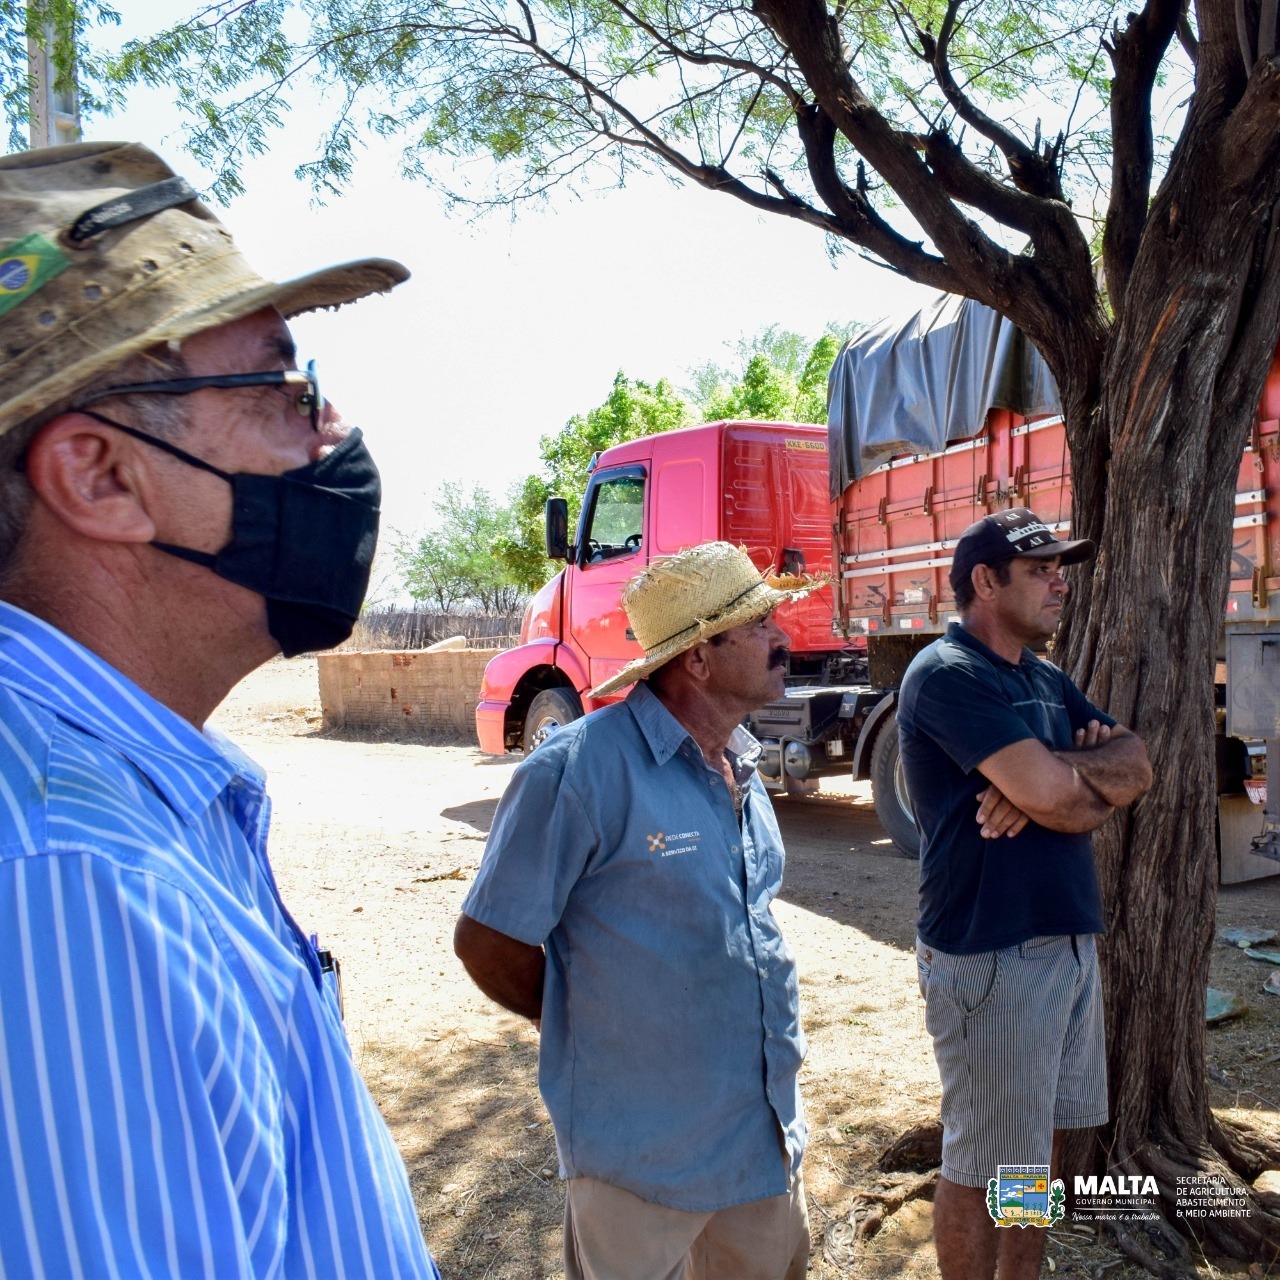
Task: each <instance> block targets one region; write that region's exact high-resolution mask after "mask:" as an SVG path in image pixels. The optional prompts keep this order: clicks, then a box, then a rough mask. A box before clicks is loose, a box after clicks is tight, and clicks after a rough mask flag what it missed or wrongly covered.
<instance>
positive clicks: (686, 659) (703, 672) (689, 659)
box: [679, 640, 711, 682]
mask: <svg viewBox="0 0 1280 1280" xmlns="http://www.w3.org/2000/svg"><path fill="white" fill-rule="evenodd" d="M710 647H711V646H710V642H709V641H707V640H699V641H698V643H697V644H695V645H693V646H692V647H691V648H689V649H686V650H685V651H684V652H683V653H682V654H680V655H679V662H680V665H681V666H682V667H683V668H684V669H685V671H686V672H687V673H688V674H689V676H690V677H691V678H692V679H694V680H697V681H698V682H701V681H703V680H705V679H706V678H707V677H708V676H709V675H710V674H711V666H710V663H709V662H708V659H707V650H708V649H709V648H710Z"/></svg>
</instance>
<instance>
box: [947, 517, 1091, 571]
mask: <svg viewBox="0 0 1280 1280" xmlns="http://www.w3.org/2000/svg"><path fill="white" fill-rule="evenodd" d="M1096 550H1097V548H1096V547H1095V546H1094V545H1093V543H1092V542H1091V541H1090V540H1089V539H1088V538H1077V539H1076V540H1075V541H1074V542H1061V541H1059V540H1058V539H1057V538H1055V537H1054V536H1053V534H1052V532H1051V531H1050V529H1049V527H1048V526H1047V525H1046V524H1045V523H1044V522H1043V521H1042V520H1041V519H1040V517H1039V516H1038V515H1036V514H1035V512H1034V511H1028V510H1027V508H1026V507H1014V508H1012V509H1011V510H1009V511H996V512H993V513H992V514H991V515H989V516H983V517H982V519H981V520H976V521H974V523H973V524H971V525H970V526H969V527H968V528H967V529H966V530H965V531H964V532H963V533H962V534H961V535H960V541H959V542H957V543H956V550H955V556H954V558H953V559H952V561H951V586H952V587H953V588H954V587H955V586H956V585H957V584H958V583H961V582H967V581H968V579H969V575H970V574H971V573H972V572H973V570H974V567H975V566H976V565H980V564H1000V563H1001V562H1002V561H1005V560H1015V559H1018V558H1021V557H1031V558H1033V559H1044V558H1046V557H1048V556H1058V557H1059V558H1060V560H1061V563H1063V564H1076V563H1078V562H1079V561H1081V560H1089V559H1091V558H1092V556H1093V554H1094V552H1095V551H1096Z"/></svg>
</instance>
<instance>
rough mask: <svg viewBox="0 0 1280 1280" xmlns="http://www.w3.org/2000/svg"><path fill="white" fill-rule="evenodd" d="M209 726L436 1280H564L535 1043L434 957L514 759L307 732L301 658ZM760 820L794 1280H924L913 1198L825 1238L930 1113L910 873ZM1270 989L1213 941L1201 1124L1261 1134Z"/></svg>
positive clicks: (443, 956)
mask: <svg viewBox="0 0 1280 1280" xmlns="http://www.w3.org/2000/svg"><path fill="white" fill-rule="evenodd" d="M215 723H217V724H219V725H220V727H221V728H223V729H224V731H226V732H228V733H230V734H231V735H232V736H234V737H235V738H236V739H237V740H239V741H240V742H241V743H242V744H243V745H244V746H245V748H246V749H247V750H248V751H249V752H250V753H251V754H252V755H253V756H255V758H257V759H258V760H259V761H260V762H261V763H262V764H263V765H265V766H266V768H267V770H268V773H269V776H270V778H271V792H272V795H273V797H274V814H275V817H274V826H273V830H272V846H271V848H272V859H273V862H274V865H275V869H276V874H277V877H278V879H279V881H280V885H281V890H282V893H283V895H284V898H285V900H286V902H287V903H288V904H289V906H290V908H291V909H292V911H293V913H294V915H295V916H296V918H297V919H298V922H299V923H300V924H301V925H302V927H303V928H304V929H305V930H307V931H308V932H310V931H315V932H317V933H318V934H319V935H320V937H321V939H322V940H323V942H324V944H325V945H327V946H329V947H330V948H331V949H332V950H333V951H334V952H335V953H336V954H337V955H338V956H339V957H340V958H341V962H342V972H343V978H344V988H345V999H346V1020H347V1027H348V1031H349V1034H350V1037H351V1042H352V1045H353V1046H354V1052H355V1055H356V1059H357V1061H358V1063H359V1066H360V1069H361V1070H362V1072H363V1073H364V1076H365V1078H366V1080H367V1081H368V1082H369V1085H370V1087H371V1089H372V1090H373V1093H374V1096H375V1097H376V1098H377V1100H378V1103H379V1105H380V1106H381V1108H382V1111H383V1113H384V1114H385V1115H386V1117H387V1120H388V1122H389V1123H390V1125H391V1128H392V1130H393V1132H394V1133H395V1136H396V1140H397V1142H398V1143H399V1146H400V1150H401V1151H402V1152H403V1154H404V1157H405V1161H406V1163H407V1164H408V1167H409V1172H410V1176H411V1178H412V1182H413V1189H414V1196H415V1200H416V1203H417V1207H418V1212H419V1215H420V1217H421V1220H422V1225H423V1229H424V1231H425V1233H426V1236H427V1239H428V1241H429V1242H430V1244H431V1247H432V1250H433V1252H434V1253H435V1256H436V1258H437V1260H438V1261H439V1264H440V1267H441V1270H442V1272H443V1274H444V1276H445V1280H481V1278H482V1277H483V1278H491V1280H500V1278H505V1280H543V1278H546V1280H550V1278H552V1277H557V1276H560V1275H561V1266H560V1259H559V1249H560V1220H561V1213H562V1206H563V1197H562V1192H561V1189H560V1187H559V1185H558V1181H557V1178H556V1160H555V1148H554V1142H553V1139H552V1134H551V1127H550V1124H549V1123H548V1119H547V1115H546V1112H545V1110H544V1109H543V1107H542V1103H541V1101H540V1100H539V1097H538V1092H537V1087H536V1080H535V1069H536V1057H537V1038H536V1036H535V1034H534V1032H533V1031H532V1030H531V1028H530V1027H529V1026H528V1025H527V1024H524V1023H522V1022H521V1021H520V1020H519V1019H517V1018H515V1017H513V1016H510V1015H508V1014H505V1013H503V1012H502V1011H501V1010H499V1009H497V1008H496V1007H495V1006H493V1005H490V1004H489V1003H488V1002H487V1001H486V1000H485V999H484V998H483V997H482V996H480V995H479V994H478V993H477V992H476V991H475V989H474V988H473V987H472V986H471V984H470V982H469V981H468V979H467V977H466V975H465V974H464V972H463V970H462V967H461V965H460V964H459V963H458V962H457V960H456V959H455V958H454V955H453V950H452V947H451V945H450V938H451V934H452V929H453V922H454V920H455V918H456V916H457V913H458V907H459V904H460V903H461V901H462V898H463V895H464V894H465V893H466V890H467V884H468V882H469V881H470V880H471V878H472V877H473V875H474V873H475V870H476V867H477V866H478V865H479V861H480V856H481V853H482V851H483V848H484V840H485V835H486V833H487V831H488V828H489V824H490V821H491V819H492V817H493V812H494V809H495V807H496V805H497V802H498V798H499V796H500V795H501V794H502V791H503V788H504V787H505V786H506V783H507V780H508V779H509V778H510V776H511V771H512V769H513V768H514V767H515V764H516V763H517V760H518V757H508V758H507V759H505V760H499V759H496V758H493V757H487V756H483V755H481V754H480V752H479V751H478V750H477V749H476V748H475V747H474V746H473V745H471V744H467V743H459V744H456V745H424V744H421V743H411V742H405V741H390V740H388V741H355V740H351V739H345V738H339V737H335V736H332V735H324V734H321V732H320V713H319V705H318V692H317V683H316V670H315V663H314V661H309V660H306V659H296V660H293V661H291V662H286V661H284V660H277V661H275V662H273V663H271V664H269V665H268V666H267V667H264V668H263V669H262V670H261V671H260V672H258V673H256V674H255V675H254V676H251V677H250V678H249V679H248V680H247V681H245V682H244V683H243V684H242V685H240V686H239V687H238V688H237V689H236V690H235V691H234V692H233V693H232V695H231V697H230V698H229V699H228V700H227V702H225V703H224V704H223V706H222V707H221V708H219V711H218V713H217V714H216V716H215ZM826 785H827V784H825V783H824V787H826ZM778 813H779V819H780V824H781V827H782V832H783V836H784V838H785V840H786V847H787V883H786V885H785V887H784V890H783V894H782V899H781V900H780V901H779V902H778V904H777V906H776V914H777V915H778V918H779V920H780V922H781V924H782V926H783V928H784V930H785V931H786V934H787V936H788V938H789V939H790V941H791V945H792V947H793V948H794V950H795V952H796V955H797V958H798V962H799V967H800V974H801V982H800V989H801V997H802V1001H803V1016H804V1024H805V1027H806V1030H807V1032H808V1036H809V1043H810V1052H809V1059H808V1062H807V1063H806V1066H805V1069H804V1075H803V1081H802V1083H803V1089H804V1094H805V1098H806V1105H807V1110H808V1117H809V1125H810V1130H811V1141H810V1146H809V1151H808V1155H807V1156H806V1160H805V1180H806V1184H807V1188H808V1195H809V1204H810V1213H811V1217H812V1225H813V1236H814V1253H813V1259H812V1264H811V1271H810V1275H811V1276H813V1277H815V1280H834V1278H835V1277H844V1276H853V1275H855V1274H856V1275H858V1276H860V1277H867V1278H868V1280H888V1277H891V1276H902V1277H904V1278H906V1280H934V1277H936V1276H937V1274H938V1273H937V1265H936V1262H935V1259H934V1254H933V1248H932V1244H931V1241H930V1231H929V1213H930V1208H929V1205H928V1203H927V1202H925V1201H923V1200H918V1201H915V1202H913V1203H910V1204H908V1205H906V1206H905V1207H904V1208H903V1209H902V1210H900V1211H899V1212H898V1213H897V1214H895V1215H894V1216H893V1217H891V1218H890V1219H889V1221H888V1223H887V1225H886V1227H885V1229H884V1230H883V1231H881V1233H880V1234H879V1235H877V1236H875V1237H874V1238H873V1239H871V1240H870V1241H868V1242H866V1243H864V1244H860V1245H858V1246H857V1249H856V1251H855V1250H854V1249H852V1248H851V1247H850V1246H849V1244H848V1239H847V1237H848V1234H849V1231H848V1227H847V1225H844V1226H842V1225H841V1224H842V1223H843V1222H844V1221H845V1220H846V1219H847V1216H848V1214H849V1211H850V1209H851V1207H852V1204H853V1200H854V1196H855V1191H856V1189H857V1188H860V1187H866V1186H869V1185H871V1184H873V1183H875V1182H876V1180H877V1174H876V1173H875V1169H874V1165H875V1160H876V1158H877V1156H878V1155H879V1153H880V1152H881V1151H882V1150H883V1148H884V1147H885V1146H887V1145H888V1143H889V1142H891V1141H892V1140H893V1139H894V1138H895V1137H897V1136H898V1135H899V1134H900V1133H901V1132H902V1131H903V1130H904V1129H906V1128H907V1127H908V1126H909V1125H910V1124H912V1123H914V1122H916V1121H920V1120H926V1119H929V1118H930V1117H932V1116H933V1115H935V1114H936V1107H937V1103H938V1087H937V1083H936V1079H935V1075H934V1067H933V1060H932V1057H931V1054H930V1048H929V1041H928V1037H927V1035H926V1033H925V1029H924V1018H923V1007H922V1002H921V1000H920V998H919V994H918V991H917V987H916V972H915V963H914V959H913V954H912V941H913V928H912V925H913V920H914V916H915V899H916V864H915V863H914V862H910V861H908V860H907V859H905V858H903V857H901V856H900V855H899V854H898V853H897V852H896V851H895V849H894V846H893V845H892V844H891V843H890V841H889V840H888V838H887V837H886V835H885V833H884V831H883V830H882V828H881V827H880V825H879V824H878V823H877V821H876V818H875V814H874V812H873V810H872V807H871V801H870V794H869V792H868V790H867V788H866V787H865V786H862V785H855V784H852V783H846V784H843V785H840V784H836V785H835V786H833V787H832V788H831V789H830V790H826V791H824V793H823V794H822V795H821V796H819V797H817V798H810V799H806V800H804V801H799V802H796V801H786V800H783V801H780V802H779V804H778ZM1218 922H1219V925H1220V926H1221V927H1227V926H1233V925H1236V926H1245V925H1268V926H1271V927H1280V877H1277V878H1275V879H1270V880H1266V881H1261V882H1257V883H1255V884H1254V885H1250V886H1238V887H1232V888H1226V889H1223V890H1222V893H1221V895H1220V900H1219V908H1218ZM1167 962H1168V963H1170V964H1176V963H1177V959H1176V957H1168V958H1167ZM1267 972H1268V967H1267V966H1266V965H1263V964H1260V963H1259V962H1257V961H1254V960H1250V959H1249V958H1247V957H1246V956H1244V955H1243V954H1242V953H1239V952H1233V951H1229V950H1228V949H1227V948H1226V947H1223V946H1218V947H1215V951H1214V977H1213V981H1214V985H1216V986H1218V987H1227V988H1230V989H1231V990H1233V991H1236V992H1238V993H1239V994H1241V995H1242V996H1243V997H1244V998H1245V1000H1246V1002H1247V1004H1248V1005H1249V1008H1250V1012H1249V1013H1248V1014H1247V1015H1246V1016H1245V1017H1243V1018H1242V1019H1239V1020H1238V1021H1235V1022H1232V1023H1228V1024H1226V1025H1224V1026H1222V1027H1220V1028H1216V1029H1213V1030H1211V1031H1210V1032H1209V1053H1210V1059H1211V1067H1210V1071H1211V1077H1212V1079H1213V1080H1214V1081H1215V1085H1214V1089H1215V1097H1214V1102H1215V1105H1216V1106H1221V1107H1223V1108H1239V1109H1240V1110H1243V1111H1250V1112H1253V1113H1255V1118H1256V1119H1259V1120H1261V1122H1262V1123H1263V1124H1264V1125H1267V1126H1269V1127H1270V1128H1271V1129H1272V1131H1274V1132H1280V1068H1277V1065H1276V1064H1277V1062H1280V996H1273V995H1268V994H1264V993H1263V992H1262V990H1261V983H1262V981H1263V979H1264V978H1265V977H1266V975H1267ZM824 1245H825V1248H824ZM1048 1257H1049V1259H1050V1263H1049V1264H1047V1265H1048V1266H1049V1267H1050V1268H1051V1269H1052V1270H1053V1271H1054V1273H1055V1276H1062V1277H1068V1276H1072V1277H1082V1278H1083V1277H1088V1280H1100V1277H1102V1276H1103V1275H1106V1276H1107V1277H1109V1278H1110V1280H1125V1277H1126V1276H1130V1275H1132V1276H1133V1277H1134V1280H1136V1277H1137V1276H1139V1275H1141V1274H1142V1273H1136V1272H1131V1271H1130V1270H1129V1269H1128V1268H1127V1267H1124V1266H1122V1265H1121V1264H1120V1263H1119V1262H1118V1261H1117V1260H1116V1259H1115V1258H1114V1257H1113V1255H1111V1254H1110V1253H1108V1252H1107V1251H1106V1249H1105V1247H1104V1246H1103V1245H1101V1244H1100V1243H1098V1242H1097V1241H1096V1240H1095V1238H1094V1236H1093V1234H1092V1230H1091V1229H1089V1228H1081V1227H1080V1226H1079V1225H1078V1224H1077V1225H1076V1227H1075V1228H1071V1227H1068V1226H1066V1225H1062V1226H1060V1227H1059V1228H1057V1229H1055V1231H1054V1232H1053V1234H1052V1236H1051V1239H1050V1242H1049V1247H1048ZM1232 1269H1233V1267H1232V1264H1225V1265H1224V1266H1222V1267H1217V1266H1215V1267H1208V1268H1204V1274H1205V1275H1206V1276H1212V1275H1214V1274H1216V1272H1217V1271H1222V1270H1225V1271H1227V1272H1230V1271H1231V1270H1232ZM1258 1274H1261V1272H1258Z"/></svg>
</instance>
